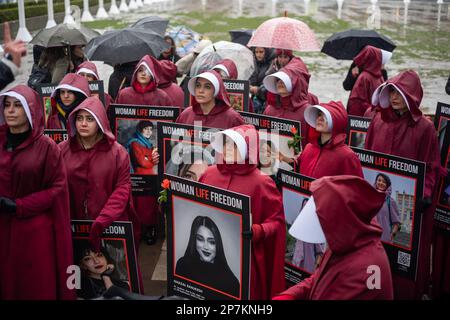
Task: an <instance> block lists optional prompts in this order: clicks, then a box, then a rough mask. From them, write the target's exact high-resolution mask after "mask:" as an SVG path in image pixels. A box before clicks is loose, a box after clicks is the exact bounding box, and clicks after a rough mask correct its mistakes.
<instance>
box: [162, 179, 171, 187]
mask: <svg viewBox="0 0 450 320" xmlns="http://www.w3.org/2000/svg"><path fill="white" fill-rule="evenodd" d="M169 186H170V181H169V179H164V180H163V182H162V183H161V187H163V189H169Z"/></svg>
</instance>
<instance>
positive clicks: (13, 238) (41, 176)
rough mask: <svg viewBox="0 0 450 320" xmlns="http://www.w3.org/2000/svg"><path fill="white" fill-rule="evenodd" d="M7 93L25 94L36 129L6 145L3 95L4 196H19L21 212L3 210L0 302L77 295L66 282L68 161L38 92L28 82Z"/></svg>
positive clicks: (0, 155)
mask: <svg viewBox="0 0 450 320" xmlns="http://www.w3.org/2000/svg"><path fill="white" fill-rule="evenodd" d="M8 93H11V94H13V95H16V98H17V95H20V96H21V97H22V98H23V100H24V102H23V103H22V104H24V103H25V104H26V105H23V107H24V108H25V109H27V108H28V109H29V111H30V114H29V120H31V121H30V123H31V124H32V130H31V133H30V135H29V136H28V138H27V139H26V140H25V141H24V142H23V143H22V144H21V145H19V146H18V147H17V148H16V149H15V150H14V151H12V152H8V151H7V150H6V149H5V144H6V133H7V130H8V126H7V125H6V124H5V121H4V118H3V117H4V116H3V109H4V108H3V99H4V98H3V97H1V98H0V100H1V106H0V196H4V197H7V198H11V199H13V200H15V201H16V204H17V212H16V214H15V215H11V214H7V213H4V212H0V300H9V299H26V300H28V299H45V300H47V299H48V300H53V299H74V298H75V291H74V290H73V291H71V290H69V289H68V288H67V284H66V281H67V277H68V274H67V273H66V271H67V267H68V266H70V265H72V264H73V255H72V234H71V226H70V214H69V194H68V188H67V177H66V170H65V167H64V161H63V158H62V156H61V152H60V151H59V149H58V146H57V145H56V144H55V143H54V142H53V141H52V140H51V139H50V138H48V137H47V136H44V134H43V133H44V113H43V112H42V110H43V106H42V99H41V98H40V97H39V95H38V94H37V93H36V92H35V91H34V90H33V89H31V88H29V87H27V86H24V85H18V86H16V87H14V88H12V89H10V90H9V91H8V92H7V93H5V94H4V95H8ZM30 117H31V119H30Z"/></svg>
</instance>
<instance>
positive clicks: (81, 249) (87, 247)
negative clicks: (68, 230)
mask: <svg viewBox="0 0 450 320" xmlns="http://www.w3.org/2000/svg"><path fill="white" fill-rule="evenodd" d="M91 251H92V252H94V251H93V249H92V248H91V244H90V242H89V241H88V240H84V239H76V240H74V241H73V256H74V262H75V264H78V265H79V264H80V263H81V260H82V259H83V258H84V257H86V256H87V255H89V252H91ZM100 252H101V253H102V254H103V255H104V256H105V258H106V262H107V263H111V262H112V261H113V260H112V259H111V257H110V255H109V254H108V251H106V248H105V247H103V246H102V247H101V248H100Z"/></svg>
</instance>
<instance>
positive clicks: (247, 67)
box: [191, 41, 255, 80]
mask: <svg viewBox="0 0 450 320" xmlns="http://www.w3.org/2000/svg"><path fill="white" fill-rule="evenodd" d="M222 59H230V60H232V61H233V62H234V63H235V64H236V68H237V71H238V77H237V78H238V80H248V79H249V78H250V76H251V75H252V74H253V71H255V62H254V58H253V52H252V51H251V50H250V49H249V48H247V47H245V46H243V45H241V44H239V43H233V42H229V41H219V42H216V43H214V44H212V45H210V46H208V47H206V48H205V49H203V50H202V52H200V54H199V55H198V57H197V59H195V61H194V63H193V64H192V67H191V76H192V77H193V76H196V75H197V74H200V73H202V72H204V71H207V70H210V69H211V68H212V67H214V66H215V65H216V64H217V62H218V61H220V60H222Z"/></svg>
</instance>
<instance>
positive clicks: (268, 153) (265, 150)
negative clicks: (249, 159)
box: [260, 142, 274, 168]
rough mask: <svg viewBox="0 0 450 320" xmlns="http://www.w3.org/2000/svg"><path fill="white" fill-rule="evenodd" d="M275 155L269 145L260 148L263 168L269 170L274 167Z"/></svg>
mask: <svg viewBox="0 0 450 320" xmlns="http://www.w3.org/2000/svg"><path fill="white" fill-rule="evenodd" d="M273 158H274V157H273V155H272V148H271V147H270V146H269V144H268V143H267V142H266V143H262V144H261V148H260V163H261V167H263V168H268V167H270V166H272V162H273Z"/></svg>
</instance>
